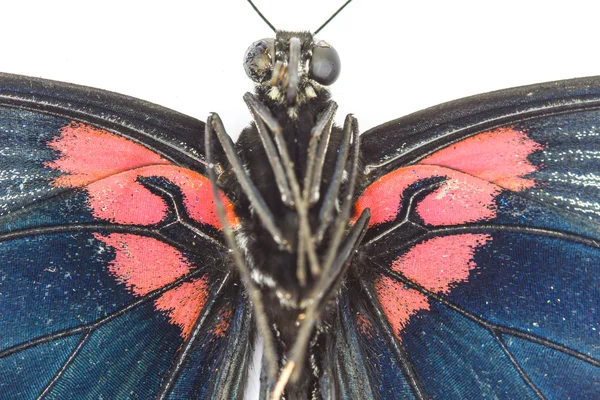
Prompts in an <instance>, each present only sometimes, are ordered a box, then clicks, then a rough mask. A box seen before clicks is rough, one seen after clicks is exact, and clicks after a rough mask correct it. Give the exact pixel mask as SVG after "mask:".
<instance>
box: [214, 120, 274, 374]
mask: <svg viewBox="0 0 600 400" xmlns="http://www.w3.org/2000/svg"><path fill="white" fill-rule="evenodd" d="M213 133H216V134H217V137H218V138H219V141H220V142H221V145H222V147H223V149H224V150H225V153H226V155H227V157H228V159H229V162H230V163H232V165H234V168H237V169H238V172H236V175H238V179H239V178H240V177H243V178H244V177H245V179H247V181H246V185H250V186H248V189H249V190H254V191H255V192H256V193H255V194H256V195H258V196H260V193H259V192H258V189H256V187H255V186H254V185H253V184H252V182H251V181H250V178H249V177H248V176H247V174H246V172H245V171H244V170H243V168H242V166H241V162H240V160H239V158H238V157H237V154H236V153H235V150H234V149H233V143H232V142H231V139H230V138H229V136H228V135H227V133H226V132H225V129H224V128H223V123H222V122H221V119H220V118H219V116H218V115H217V114H212V115H210V116H209V117H208V119H207V121H206V129H205V133H204V145H205V149H206V160H207V161H208V177H209V179H210V182H211V186H212V190H213V197H214V201H215V205H216V207H217V213H218V215H219V219H220V221H221V225H222V226H223V233H224V235H225V240H226V242H227V245H228V246H229V249H230V250H231V253H232V256H233V260H234V263H235V266H236V267H237V270H238V272H239V273H240V275H241V278H242V282H243V283H244V286H245V287H246V290H247V291H248V296H249V297H250V301H251V302H252V306H253V308H254V315H255V318H256V326H257V328H258V330H259V333H260V336H261V337H262V339H263V343H264V357H265V360H266V363H267V376H268V378H269V380H270V381H273V380H274V379H275V376H276V375H277V370H278V366H277V353H276V351H275V340H274V337H273V331H272V330H271V328H270V327H269V322H268V320H267V317H266V313H265V306H264V302H263V299H262V296H261V294H260V290H259V289H258V288H257V287H256V285H255V284H254V281H253V280H252V278H251V276H250V270H249V269H248V266H247V265H246V263H245V261H244V257H243V255H242V252H241V250H240V248H239V246H237V244H236V241H235V237H234V234H233V231H232V230H231V228H230V227H229V224H228V223H227V218H226V216H225V208H224V206H223V202H222V201H221V197H220V196H219V189H218V186H217V176H216V173H215V171H214V169H213V167H214V166H213V156H212V147H211V146H212V143H211V136H212V135H213ZM240 184H242V181H240ZM242 187H243V186H242ZM264 211H269V210H268V208H266V206H265V210H264ZM271 219H272V216H271Z"/></svg>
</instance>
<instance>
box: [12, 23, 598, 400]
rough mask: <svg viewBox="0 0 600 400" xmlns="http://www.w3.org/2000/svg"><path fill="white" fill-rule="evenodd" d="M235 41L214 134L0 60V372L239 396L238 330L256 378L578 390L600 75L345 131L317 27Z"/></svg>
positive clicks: (592, 381)
mask: <svg viewBox="0 0 600 400" xmlns="http://www.w3.org/2000/svg"><path fill="white" fill-rule="evenodd" d="M293 38H296V39H299V41H298V42H297V43H296V44H294V45H293V46H296V47H293V46H292V45H291V42H292V41H294V40H292V39H293ZM277 39H282V40H281V41H280V42H278V41H277ZM315 47H319V50H318V51H316V50H314V49H315ZM258 48H259V49H272V51H273V53H272V54H271V55H273V54H275V56H273V58H269V57H266V56H265V54H264V53H262V52H261V51H262V50H261V51H252V52H250V53H249V55H248V57H247V59H248V60H250V61H251V63H250V67H249V71H250V74H249V75H253V76H256V77H258V79H259V80H261V82H260V83H259V85H258V87H257V91H256V94H255V95H246V96H245V97H244V99H245V101H246V102H247V104H248V105H249V108H250V111H251V114H252V117H253V119H254V121H255V123H254V124H253V125H252V126H251V127H249V128H248V129H246V130H245V131H244V132H243V133H242V136H241V138H240V139H239V141H238V142H237V143H236V144H235V146H233V144H231V143H230V142H229V141H228V140H227V137H226V136H225V135H224V129H223V128H222V126H221V124H220V120H219V119H218V117H216V116H214V115H213V116H210V117H209V119H208V121H207V124H206V125H205V124H204V123H202V122H199V121H196V120H194V119H192V118H189V117H185V116H182V115H180V114H177V113H175V112H173V111H169V110H165V109H162V108H160V107H158V106H155V105H152V104H148V103H144V102H142V101H140V100H135V99H131V98H127V97H125V96H120V95H116V94H112V93H107V92H104V91H99V90H95V89H89V88H81V87H78V86H74V85H68V84H60V83H55V82H49V81H44V80H39V79H34V78H26V77H15V76H11V75H1V76H0V123H1V129H0V135H1V138H2V143H3V146H4V147H3V148H2V150H1V151H0V154H1V156H2V158H0V172H1V174H0V178H1V179H0V214H1V215H0V222H1V223H0V266H1V267H0V272H1V275H2V279H1V280H0V285H1V286H0V311H1V312H2V314H1V317H2V323H1V324H0V373H1V374H2V376H3V377H4V379H3V380H2V381H0V398H7V399H10V398H159V399H166V398H172V399H182V398H242V397H243V396H244V390H245V387H246V386H247V384H248V382H247V371H248V369H249V368H250V364H251V359H252V351H253V342H254V341H255V340H256V339H257V336H258V338H260V339H262V341H263V342H264V343H265V356H264V360H263V363H262V367H263V369H264V371H263V372H262V376H261V396H262V397H263V398H267V397H269V396H271V397H278V396H279V395H281V394H283V395H284V396H285V397H286V398H291V399H305V398H343V399H353V398H381V399H392V398H407V399H423V398H440V399H453V398H456V399H459V398H506V399H511V398H532V399H540V398H556V399H563V398H589V399H593V398H598V396H600V385H599V383H598V382H600V378H599V377H600V354H599V353H598V343H599V339H598V331H599V330H600V325H599V323H600V322H599V321H600V319H599V318H598V309H597V302H598V299H599V298H600V281H599V280H598V277H599V276H600V274H599V273H598V272H599V269H600V246H599V245H598V242H599V241H600V230H599V229H598V226H599V225H598V223H599V220H600V218H599V217H598V216H599V215H600V211H598V210H600V206H599V204H600V200H599V199H600V193H599V191H598V185H597V182H598V176H600V161H599V159H598V155H597V154H598V152H599V151H600V141H599V140H598V137H600V133H599V132H598V121H600V114H599V113H598V109H599V107H600V80H599V79H598V78H589V79H580V80H573V81H564V82H559V83H551V84H543V85H535V86H532V87H525V88H518V89H512V90H508V91H503V92H500V93H493V94H487V95H482V96H479V97H475V98H472V99H466V100H459V101H457V102H453V103H449V104H444V105H441V106H438V107H435V108H432V109H430V110H426V111H424V112H421V113H417V114H414V115H411V116H408V117H405V118H402V119H400V120H396V121H392V122H390V123H388V124H386V125H382V126H381V127H378V128H375V129H373V130H371V131H369V132H366V133H365V134H364V135H363V136H362V138H361V139H360V140H359V138H358V132H357V126H356V122H355V121H354V119H353V118H352V117H349V118H347V120H346V124H345V125H344V127H343V128H341V129H340V128H336V127H334V126H333V124H332V122H331V121H332V118H333V117H332V116H333V114H334V112H335V104H334V103H333V102H331V100H330V99H329V94H328V92H327V91H326V89H324V88H323V87H322V85H321V84H319V85H316V84H314V85H313V84H312V83H311V80H314V79H320V80H322V81H324V82H330V81H331V79H332V76H333V75H332V74H331V68H330V69H327V68H325V69H324V70H320V69H318V68H311V65H312V64H311V63H312V62H313V61H315V60H316V61H318V62H316V64H319V65H321V66H322V65H323V64H322V63H323V62H325V65H326V66H327V63H329V64H331V65H335V57H331V58H330V56H331V50H330V49H329V48H328V47H327V46H325V45H323V44H318V42H315V41H314V40H313V39H312V38H310V37H309V36H307V35H305V34H298V33H285V34H282V35H280V36H279V37H278V38H276V39H274V41H273V42H269V41H266V42H262V43H261V44H260V45H259V46H258ZM313 50H314V51H313ZM311 51H312V53H311ZM294 52H297V53H296V54H295V55H293V54H294ZM317 53H319V54H320V55H319V56H315V54H317ZM323 54H325V55H324V56H323ZM315 57H317V58H315ZM295 59H296V60H297V61H298V65H299V67H298V71H296V72H300V73H298V74H297V75H294V73H293V72H292V73H291V75H289V66H290V65H292V64H294V63H293V60H295ZM332 60H333V61H332ZM278 61H279V66H277V68H279V70H277V69H276V65H277V62H278ZM269 62H271V63H272V65H271V66H270V67H269V68H265V65H267V64H269ZM316 64H315V65H316ZM271 68H272V69H271ZM269 71H271V72H273V71H279V73H277V74H273V73H269ZM286 71H288V72H286ZM323 71H325V72H323ZM315 74H316V76H315ZM273 77H274V79H272V78H273ZM308 78H310V79H308ZM290 82H291V84H290ZM309 86H311V87H312V89H311V88H309ZM203 133H204V135H205V139H208V140H206V141H205V142H203V141H202V140H199V137H202V134H203ZM262 134H265V135H266V136H264V137H263V136H261V135H262ZM329 134H330V136H328V135H329ZM326 137H328V139H327V140H322V139H323V138H326ZM269 138H270V139H271V141H272V142H271V144H272V146H271V150H274V152H272V153H271V155H269V151H270V150H268V148H269V146H270V145H268V144H267V145H265V140H266V141H267V142H268V139H269ZM315 138H317V139H315ZM215 139H216V140H215ZM321 143H323V145H322V146H321ZM229 144H231V148H229V150H232V149H233V150H232V151H229V150H227V146H228V145H229ZM325 144H327V145H325ZM320 149H322V151H321V150H320ZM321 162H322V167H316V166H317V165H319V164H320V163H321ZM315 170H319V171H320V173H317V174H316V175H318V179H316V178H315V179H312V178H310V177H311V176H314V174H315V173H314V172H311V171H315ZM244 174H246V175H244ZM211 175H212V176H211ZM307 176H308V177H309V178H307ZM219 190H220V191H219ZM213 193H214V194H215V195H213ZM261 199H262V200H261ZM219 204H220V205H222V206H223V207H222V210H221V211H219V207H218V206H219ZM322 210H325V211H327V212H323V211H322ZM261 213H262V214H261ZM270 223H272V225H269V224H270ZM228 230H229V233H231V235H230V236H228ZM228 238H229V239H231V238H233V241H231V240H229V239H228ZM331 249H333V250H331ZM237 256H240V257H239V258H236V257H237ZM311 257H312V258H313V259H312V260H311ZM240 260H241V264H240V262H239V261H240ZM315 260H316V261H315ZM255 300H257V301H255ZM269 346H271V348H270V349H269ZM269 355H270V356H271V359H269ZM270 363H273V364H274V365H275V368H274V372H273V369H270V366H271V367H272V365H270Z"/></svg>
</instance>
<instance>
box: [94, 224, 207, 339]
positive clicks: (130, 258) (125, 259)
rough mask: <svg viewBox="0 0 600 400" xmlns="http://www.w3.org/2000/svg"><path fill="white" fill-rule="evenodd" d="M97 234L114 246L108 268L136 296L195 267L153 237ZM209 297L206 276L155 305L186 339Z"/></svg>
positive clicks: (182, 287) (167, 282)
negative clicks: (113, 253)
mask: <svg viewBox="0 0 600 400" xmlns="http://www.w3.org/2000/svg"><path fill="white" fill-rule="evenodd" d="M94 236H95V237H96V239H98V240H100V241H102V242H104V243H105V244H107V245H108V246H110V247H112V248H113V249H114V251H115V258H114V260H113V261H111V262H110V263H109V265H108V270H109V271H110V273H111V275H113V276H114V277H115V279H116V280H117V281H119V282H122V283H123V284H124V285H125V287H126V288H127V290H128V291H129V292H130V293H133V294H134V295H136V296H144V295H146V294H148V293H150V292H152V291H153V290H157V289H160V288H162V287H164V286H165V285H168V284H170V283H173V282H175V281H176V280H177V279H179V278H181V277H183V276H184V275H185V274H187V273H189V272H191V270H192V269H193V268H194V266H193V265H192V264H191V263H190V262H189V260H187V259H186V258H185V256H184V255H183V254H181V252H179V251H178V250H176V249H174V248H173V247H171V246H169V245H167V244H165V243H163V242H161V241H159V240H156V239H153V238H149V237H143V236H138V235H131V234H120V233H112V234H110V235H106V236H104V235H100V234H95V235H94ZM207 297H208V289H207V282H206V279H205V278H198V279H194V280H192V281H190V282H184V283H182V284H181V285H179V286H177V287H175V288H173V289H171V290H168V291H166V292H165V293H164V294H162V295H161V296H160V297H159V298H158V299H157V300H155V302H154V305H155V307H156V309H158V310H160V311H161V312H163V313H164V314H165V315H166V316H167V317H169V321H170V322H171V323H172V324H174V325H177V326H178V327H179V328H181V336H182V337H183V338H184V339H186V338H187V337H188V335H189V334H190V332H191V330H192V328H193V326H194V323H195V322H196V320H197V319H198V317H199V316H200V313H201V312H202V308H203V307H204V304H205V303H206V298H207Z"/></svg>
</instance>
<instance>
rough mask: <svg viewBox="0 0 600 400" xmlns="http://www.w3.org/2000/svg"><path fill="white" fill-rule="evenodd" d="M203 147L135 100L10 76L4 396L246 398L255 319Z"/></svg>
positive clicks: (0, 220)
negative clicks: (226, 241)
mask: <svg viewBox="0 0 600 400" xmlns="http://www.w3.org/2000/svg"><path fill="white" fill-rule="evenodd" d="M202 135H203V124H202V123H201V122H199V121H196V120H193V119H191V118H188V117H184V116H182V115H180V114H177V113H175V112H172V111H169V110H165V109H162V108H159V107H157V106H154V105H151V104H148V103H144V102H141V101H139V100H135V99H131V98H127V97H124V96H120V95H116V94H112V93H108V92H103V91H98V90H94V89H89V88H82V87H77V86H72V85H65V84H58V83H54V82H49V81H43V80H37V79H31V78H23V77H15V76H10V75H0V143H2V146H1V148H2V149H1V150H0V153H1V158H0V265H1V270H0V272H1V275H2V277H1V279H0V312H1V315H2V323H1V324H0V371H1V373H2V376H3V379H2V381H1V382H0V392H1V393H2V394H3V395H6V396H8V397H10V398H36V397H38V396H47V397H49V398H66V397H70V398H92V397H93V398H131V397H133V398H153V397H155V396H163V397H165V398H166V397H172V398H182V397H194V396H196V397H197V396H205V395H206V396H209V397H211V396H213V395H216V396H224V397H227V398H230V397H237V396H240V395H241V393H242V391H241V388H242V387H243V383H244V379H245V369H246V363H247V359H248V354H249V343H250V341H249V335H250V332H251V329H250V326H251V322H252V321H251V313H250V310H249V308H248V305H247V301H246V298H245V296H244V294H243V293H242V292H241V288H240V285H238V283H237V282H236V280H235V278H234V277H233V276H232V275H231V274H230V272H229V267H228V264H227V249H226V248H225V247H224V245H223V244H222V240H221V236H220V229H221V225H220V222H219V220H218V217H217V215H216V211H215V206H214V203H213V201H212V194H211V193H212V192H211V187H210V182H209V181H208V179H207V178H206V177H205V176H204V160H203V149H202V146H201V145H199V143H202V140H201V138H202ZM223 200H224V201H225V202H226V204H228V205H229V210H231V204H230V203H229V202H228V200H227V198H226V197H225V196H224V195H223ZM228 219H229V222H230V223H231V224H232V225H234V226H235V225H236V224H237V219H236V217H235V215H233V213H232V212H229V213H228Z"/></svg>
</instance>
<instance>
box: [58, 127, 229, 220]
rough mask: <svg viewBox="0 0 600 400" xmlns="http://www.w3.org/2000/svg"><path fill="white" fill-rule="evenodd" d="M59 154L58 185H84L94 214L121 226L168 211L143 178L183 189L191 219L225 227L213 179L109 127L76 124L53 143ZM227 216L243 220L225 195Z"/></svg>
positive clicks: (159, 215)
mask: <svg viewBox="0 0 600 400" xmlns="http://www.w3.org/2000/svg"><path fill="white" fill-rule="evenodd" d="M48 146H49V147H51V148H53V149H54V150H56V151H57V152H58V153H59V154H60V156H59V157H58V159H56V160H55V161H52V162H49V163H47V165H46V166H47V167H49V168H52V169H55V170H59V171H62V172H64V175H61V176H59V177H58V178H56V179H55V180H54V182H53V185H54V186H57V187H84V188H86V189H87V191H88V193H89V195H90V197H89V199H88V202H89V205H90V208H91V211H92V214H93V215H94V217H96V218H99V219H103V220H107V221H110V222H114V223H119V224H136V225H151V224H157V223H159V222H160V221H162V220H163V219H164V218H165V217H166V215H167V210H168V208H167V204H165V202H164V200H163V199H162V198H161V197H159V196H156V195H154V194H152V193H151V192H150V191H148V190H147V189H146V188H145V187H144V186H143V185H141V184H140V183H138V182H137V179H138V178H139V177H151V176H156V177H164V178H166V179H167V180H169V181H171V182H172V183H174V184H176V185H177V186H179V187H180V188H181V191H182V194H183V201H184V205H185V207H186V209H187V212H188V214H189V215H190V217H191V218H192V219H194V220H195V221H197V222H200V223H203V224H209V225H212V226H214V227H216V228H219V229H220V228H221V223H220V221H219V218H218V216H217V213H216V208H215V204H214V201H213V194H212V188H211V185H210V182H209V180H208V179H207V178H206V177H204V176H202V175H200V174H198V173H196V172H194V171H191V170H188V169H185V168H181V167H177V166H175V165H173V164H171V163H170V162H169V161H168V160H166V159H164V158H162V157H161V156H160V155H158V154H156V153H154V152H153V151H151V150H149V149H147V148H145V147H144V146H142V145H140V144H138V143H135V142H133V141H132V140H129V139H126V138H124V137H122V136H119V135H116V134H113V133H110V132H108V131H105V130H102V129H98V128H95V127H93V126H90V125H86V124H82V123H78V122H73V123H71V124H70V125H68V126H66V127H64V128H63V129H62V130H61V134H60V135H59V136H58V137H56V138H55V139H54V140H52V141H51V142H49V143H48ZM221 199H222V200H223V202H224V205H225V209H226V212H227V220H228V222H229V224H230V225H231V226H233V227H237V226H238V225H239V221H238V219H237V217H236V215H235V213H234V211H233V205H232V204H231V202H230V201H229V200H228V199H227V198H226V197H225V195H224V194H222V193H221Z"/></svg>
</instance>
